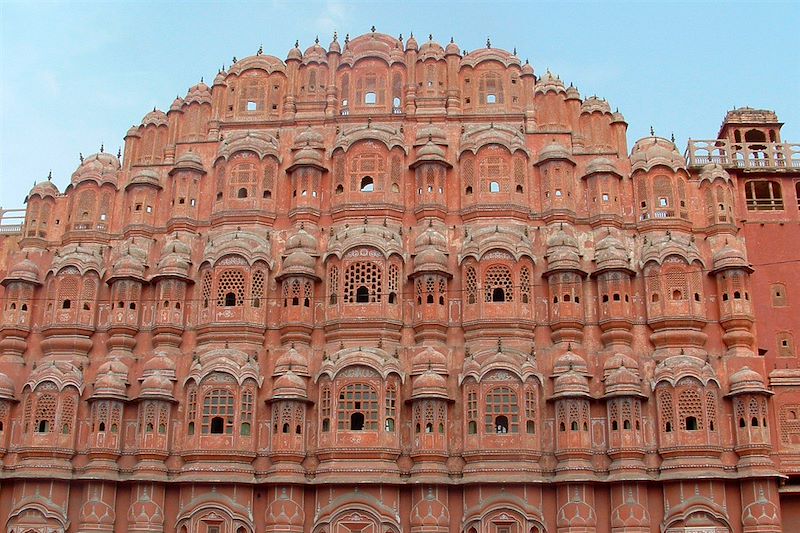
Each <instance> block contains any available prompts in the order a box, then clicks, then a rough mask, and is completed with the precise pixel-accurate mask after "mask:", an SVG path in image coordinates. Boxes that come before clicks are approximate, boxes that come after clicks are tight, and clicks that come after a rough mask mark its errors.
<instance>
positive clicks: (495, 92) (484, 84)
mask: <svg viewBox="0 0 800 533" xmlns="http://www.w3.org/2000/svg"><path fill="white" fill-rule="evenodd" d="M503 101H504V95H503V81H502V79H501V77H500V74H498V73H497V72H486V73H485V74H483V75H482V76H481V77H480V80H479V81H478V102H479V103H480V104H482V105H483V104H490V105H491V104H502V103H503Z"/></svg>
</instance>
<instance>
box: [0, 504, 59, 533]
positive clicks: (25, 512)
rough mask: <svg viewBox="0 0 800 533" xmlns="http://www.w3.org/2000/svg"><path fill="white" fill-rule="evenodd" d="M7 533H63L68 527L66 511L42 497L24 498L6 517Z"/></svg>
mask: <svg viewBox="0 0 800 533" xmlns="http://www.w3.org/2000/svg"><path fill="white" fill-rule="evenodd" d="M7 526H8V532H9V533H28V532H29V531H34V532H36V533H65V532H66V531H67V530H68V529H69V527H70V521H69V520H68V519H67V514H66V510H65V509H63V508H61V507H60V506H58V505H57V504H56V503H55V502H53V501H52V500H50V499H49V498H46V497H44V496H40V495H36V496H29V497H26V498H24V499H23V500H22V501H20V502H19V503H17V505H16V507H15V508H14V510H13V511H12V512H11V513H10V514H9V517H8V523H7Z"/></svg>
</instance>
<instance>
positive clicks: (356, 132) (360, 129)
mask: <svg viewBox="0 0 800 533" xmlns="http://www.w3.org/2000/svg"><path fill="white" fill-rule="evenodd" d="M368 141H377V142H379V143H381V144H382V145H383V146H385V148H386V149H387V150H389V151H391V150H392V149H393V148H395V147H397V148H400V149H401V150H402V151H403V154H404V155H406V156H407V155H408V147H407V146H406V144H405V138H404V137H403V135H402V134H401V133H400V132H399V130H397V129H396V128H394V127H393V126H390V125H388V124H371V123H370V124H367V125H366V126H353V127H350V128H343V129H342V131H341V132H340V133H339V135H337V136H336V140H335V142H334V145H333V150H332V152H334V153H335V152H336V151H337V150H342V151H343V152H345V153H347V152H348V151H349V150H350V149H352V148H354V147H355V146H356V145H358V144H361V143H362V142H368Z"/></svg>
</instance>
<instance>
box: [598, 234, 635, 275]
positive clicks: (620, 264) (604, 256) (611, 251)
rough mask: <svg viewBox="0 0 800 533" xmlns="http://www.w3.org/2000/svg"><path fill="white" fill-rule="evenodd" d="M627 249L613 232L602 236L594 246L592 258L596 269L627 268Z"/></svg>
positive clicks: (628, 266)
mask: <svg viewBox="0 0 800 533" xmlns="http://www.w3.org/2000/svg"><path fill="white" fill-rule="evenodd" d="M628 254H629V249H628V248H627V247H626V246H625V244H624V243H623V242H622V241H621V240H620V239H618V238H617V237H616V235H614V234H613V233H609V234H608V235H607V236H605V237H603V238H602V239H600V240H599V241H597V243H596V244H595V247H594V260H595V263H597V268H598V270H601V269H629V268H630V265H629V258H628Z"/></svg>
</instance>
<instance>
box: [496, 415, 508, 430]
mask: <svg viewBox="0 0 800 533" xmlns="http://www.w3.org/2000/svg"><path fill="white" fill-rule="evenodd" d="M494 426H495V431H496V432H497V433H498V434H502V435H505V434H506V433H508V417H507V416H505V415H500V416H497V417H495V419H494Z"/></svg>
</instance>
